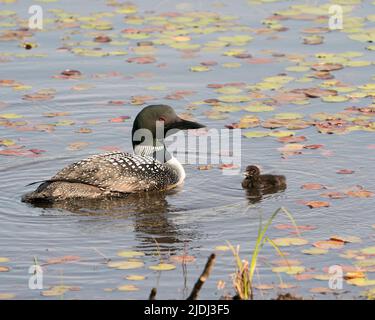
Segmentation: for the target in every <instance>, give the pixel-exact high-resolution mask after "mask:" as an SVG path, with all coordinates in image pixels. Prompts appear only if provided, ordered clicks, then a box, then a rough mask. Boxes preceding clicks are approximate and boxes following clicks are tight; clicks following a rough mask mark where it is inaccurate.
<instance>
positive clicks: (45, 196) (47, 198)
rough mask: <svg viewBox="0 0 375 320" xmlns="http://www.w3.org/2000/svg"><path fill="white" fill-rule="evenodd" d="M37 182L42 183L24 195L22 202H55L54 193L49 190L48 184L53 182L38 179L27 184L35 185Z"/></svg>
mask: <svg viewBox="0 0 375 320" xmlns="http://www.w3.org/2000/svg"><path fill="white" fill-rule="evenodd" d="M36 183H41V185H40V186H39V187H38V188H37V189H36V190H35V191H32V192H28V193H26V194H24V195H23V196H22V199H21V200H22V202H28V203H33V204H37V203H50V202H53V198H52V197H51V196H52V193H51V192H50V190H48V188H47V187H48V186H49V185H50V184H51V182H49V181H48V180H47V181H37V182H33V183H30V184H28V185H27V186H31V185H34V184H36Z"/></svg>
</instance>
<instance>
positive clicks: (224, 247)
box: [215, 246, 230, 251]
mask: <svg viewBox="0 0 375 320" xmlns="http://www.w3.org/2000/svg"><path fill="white" fill-rule="evenodd" d="M215 250H217V251H229V250H230V248H229V247H228V246H216V247H215Z"/></svg>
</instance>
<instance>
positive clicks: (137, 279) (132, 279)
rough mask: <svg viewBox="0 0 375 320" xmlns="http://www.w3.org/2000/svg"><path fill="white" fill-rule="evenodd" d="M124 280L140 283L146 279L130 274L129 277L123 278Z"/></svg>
mask: <svg viewBox="0 0 375 320" xmlns="http://www.w3.org/2000/svg"><path fill="white" fill-rule="evenodd" d="M125 279H126V280H131V281H141V280H144V279H146V277H145V276H141V275H137V274H131V275H129V276H126V277H125Z"/></svg>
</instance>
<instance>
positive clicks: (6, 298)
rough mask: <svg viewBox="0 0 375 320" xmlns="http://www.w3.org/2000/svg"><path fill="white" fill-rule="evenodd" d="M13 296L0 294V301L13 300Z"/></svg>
mask: <svg viewBox="0 0 375 320" xmlns="http://www.w3.org/2000/svg"><path fill="white" fill-rule="evenodd" d="M15 296H16V295H15V294H13V293H0V300H8V299H13V298H14V297H15Z"/></svg>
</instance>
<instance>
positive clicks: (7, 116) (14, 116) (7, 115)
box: [0, 113, 23, 119]
mask: <svg viewBox="0 0 375 320" xmlns="http://www.w3.org/2000/svg"><path fill="white" fill-rule="evenodd" d="M0 118H3V119H19V118H23V116H21V115H19V114H16V113H3V114H0Z"/></svg>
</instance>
